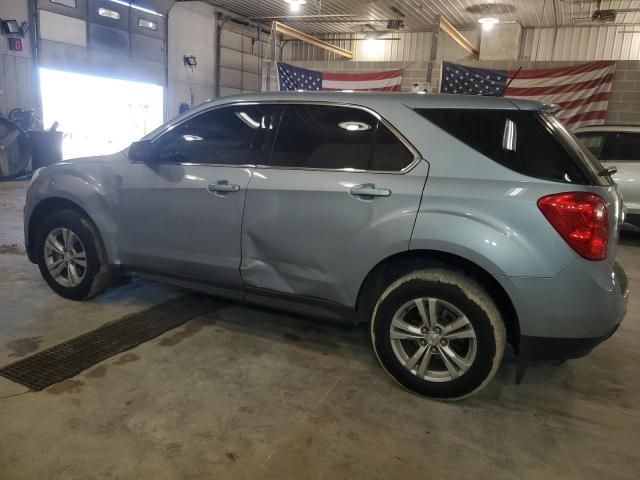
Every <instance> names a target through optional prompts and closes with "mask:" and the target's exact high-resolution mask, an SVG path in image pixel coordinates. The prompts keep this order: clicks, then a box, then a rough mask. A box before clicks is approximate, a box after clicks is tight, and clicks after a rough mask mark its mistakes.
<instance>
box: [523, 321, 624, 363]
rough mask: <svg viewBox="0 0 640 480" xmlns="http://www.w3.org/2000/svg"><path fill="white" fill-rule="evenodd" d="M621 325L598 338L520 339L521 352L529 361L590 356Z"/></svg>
mask: <svg viewBox="0 0 640 480" xmlns="http://www.w3.org/2000/svg"><path fill="white" fill-rule="evenodd" d="M619 326H620V324H618V325H616V326H615V327H614V328H613V329H612V330H611V331H610V332H608V333H607V334H606V335H604V336H602V337H597V338H556V337H530V336H526V335H523V336H522V337H520V350H521V352H524V351H526V352H527V353H528V359H540V360H569V359H571V358H580V357H584V356H585V355H588V354H589V353H590V352H591V350H593V349H594V348H596V347H597V346H598V345H600V344H601V343H602V342H604V341H605V340H607V339H608V338H609V337H611V336H612V335H613V334H614V333H615V332H616V330H618V327H619Z"/></svg>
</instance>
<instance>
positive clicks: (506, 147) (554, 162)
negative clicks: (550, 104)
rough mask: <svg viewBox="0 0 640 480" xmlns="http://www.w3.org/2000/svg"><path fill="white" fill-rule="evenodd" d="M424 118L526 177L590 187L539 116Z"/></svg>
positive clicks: (445, 113)
mask: <svg viewBox="0 0 640 480" xmlns="http://www.w3.org/2000/svg"><path fill="white" fill-rule="evenodd" d="M417 111H418V113H420V114H421V115H422V116H423V117H425V118H426V119H428V120H429V121H431V122H432V123H434V124H435V125H437V126H438V127H440V128H441V129H443V130H444V131H446V132H447V133H449V134H451V135H453V136H454V137H456V138H457V139H458V140H460V141H462V142H464V143H466V144H467V145H468V146H470V147H471V148H473V149H475V150H477V151H478V152H480V153H482V154H483V155H485V156H487V157H489V158H490V159H492V160H494V161H495V162H497V163H499V164H500V165H503V166H505V167H507V168H510V169H511V170H514V171H516V172H518V173H521V174H523V175H528V176H531V177H537V178H542V179H547V180H554V181H558V182H565V183H581V184H584V183H588V182H587V180H586V177H585V173H584V170H583V169H581V168H580V166H579V165H578V161H577V160H576V158H575V157H574V156H573V155H571V153H570V152H569V151H567V149H566V148H565V147H564V146H563V145H562V144H561V143H560V142H559V141H558V139H557V138H556V137H555V136H554V134H553V133H552V132H551V130H550V129H549V128H548V127H547V125H546V123H545V121H544V119H543V118H542V117H541V116H540V115H539V114H538V113H537V112H529V111H522V110H486V109H484V110H467V109H418V110H417Z"/></svg>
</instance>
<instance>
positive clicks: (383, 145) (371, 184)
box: [241, 104, 428, 306]
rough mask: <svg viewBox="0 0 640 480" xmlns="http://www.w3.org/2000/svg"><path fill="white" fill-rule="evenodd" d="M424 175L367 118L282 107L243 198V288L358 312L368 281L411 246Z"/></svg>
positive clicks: (412, 157) (404, 149)
mask: <svg viewBox="0 0 640 480" xmlns="http://www.w3.org/2000/svg"><path fill="white" fill-rule="evenodd" d="M427 170H428V164H427V163H426V162H425V161H424V160H420V159H419V157H417V154H416V153H415V152H414V151H413V150H412V149H411V148H410V147H408V146H406V145H405V143H403V141H401V140H400V139H399V137H398V136H396V134H395V133H394V132H392V131H391V129H390V128H388V127H387V126H386V125H385V123H384V122H382V121H380V120H379V119H378V118H377V116H376V115H374V114H372V113H370V112H369V111H365V110H363V109H360V108H354V107H345V106H332V105H311V104H297V105H286V106H285V108H284V112H283V114H282V120H281V122H280V126H279V129H278V134H277V137H276V139H275V142H274V145H273V153H272V155H271V159H270V164H269V165H268V166H264V167H262V166H258V167H257V168H256V170H255V173H254V175H253V176H252V178H251V182H250V184H249V190H248V192H247V201H246V205H245V216H244V225H243V235H242V244H243V259H242V267H241V272H242V277H243V279H244V282H245V284H247V285H250V286H254V287H259V288H264V289H268V290H273V291H277V292H282V293H291V294H297V295H304V296H308V297H315V298H321V299H324V300H330V301H333V302H337V303H339V304H342V305H347V306H354V305H355V299H356V297H357V293H358V289H359V287H360V284H361V282H362V280H363V278H364V277H365V275H366V273H367V272H368V271H369V270H370V269H371V268H372V267H373V266H374V265H375V264H376V263H378V262H379V261H380V260H382V259H383V258H385V257H387V256H389V255H391V254H393V253H396V252H399V251H402V250H406V249H407V248H408V247H409V240H410V237H411V231H412V228H413V224H414V221H415V218H416V214H417V210H418V207H419V204H420V198H421V194H422V190H423V188H424V184H425V181H426V176H427Z"/></svg>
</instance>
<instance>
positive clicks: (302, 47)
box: [282, 30, 480, 63]
mask: <svg viewBox="0 0 640 480" xmlns="http://www.w3.org/2000/svg"><path fill="white" fill-rule="evenodd" d="M462 33H463V34H464V35H465V37H466V38H467V39H468V40H469V41H470V42H471V43H473V44H474V45H476V46H478V45H479V44H480V34H479V30H465V31H463V32H462ZM346 37H349V34H331V35H326V36H323V37H322V38H323V40H326V41H327V42H329V43H332V44H334V45H338V46H339V47H342V48H346V49H347V50H353V52H354V58H353V60H354V61H371V62H407V63H409V62H425V61H429V57H430V54H431V41H432V38H433V33H432V32H397V33H389V34H386V35H384V36H383V37H382V38H381V39H380V40H374V41H373V42H371V41H368V40H366V39H365V38H364V34H353V35H352V39H345V38H346ZM394 39H397V40H394ZM284 43H285V46H284V48H283V50H282V59H283V60H285V61H287V60H289V61H334V60H345V58H344V57H341V56H339V55H336V54H333V53H330V52H327V51H326V50H323V49H321V48H318V47H314V46H312V45H309V44H307V43H304V42H299V41H291V42H286V41H285V42H284ZM467 56H468V54H467V53H466V52H465V51H464V50H463V49H462V48H460V46H459V45H458V44H457V43H455V42H454V41H453V40H451V39H450V38H449V37H448V36H447V35H446V34H441V35H440V38H439V42H438V58H439V59H442V58H445V59H451V60H453V59H463V58H466V57H467Z"/></svg>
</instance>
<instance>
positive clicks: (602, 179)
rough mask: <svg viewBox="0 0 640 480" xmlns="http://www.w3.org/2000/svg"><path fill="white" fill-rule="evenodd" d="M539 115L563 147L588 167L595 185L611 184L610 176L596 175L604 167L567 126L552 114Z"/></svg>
mask: <svg viewBox="0 0 640 480" xmlns="http://www.w3.org/2000/svg"><path fill="white" fill-rule="evenodd" d="M540 116H541V117H542V119H543V120H544V122H545V124H546V125H547V127H548V128H549V130H551V132H552V133H553V134H554V135H555V136H556V138H557V139H558V140H559V141H560V142H561V143H562V144H563V145H564V147H565V148H566V149H567V150H568V151H569V152H570V153H573V154H574V155H575V156H576V157H577V159H579V160H580V161H581V163H582V164H583V165H584V166H585V168H587V169H588V171H589V173H591V174H592V176H593V177H594V178H593V180H594V181H595V182H596V183H595V184H596V185H613V180H612V179H611V177H609V176H600V175H598V174H599V173H600V172H601V171H602V170H604V167H603V166H602V164H601V163H600V161H599V160H598V159H597V158H596V157H594V156H593V153H591V152H590V151H589V149H588V148H587V147H586V146H585V145H584V144H583V143H582V142H581V141H580V140H578V138H577V137H576V136H575V135H574V134H573V133H571V132H570V131H569V130H567V128H566V127H565V126H564V125H563V124H562V123H561V122H560V121H559V120H558V119H557V118H555V117H554V116H553V115H550V114H548V113H541V114H540Z"/></svg>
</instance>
